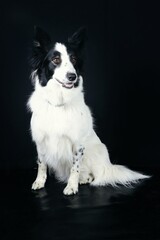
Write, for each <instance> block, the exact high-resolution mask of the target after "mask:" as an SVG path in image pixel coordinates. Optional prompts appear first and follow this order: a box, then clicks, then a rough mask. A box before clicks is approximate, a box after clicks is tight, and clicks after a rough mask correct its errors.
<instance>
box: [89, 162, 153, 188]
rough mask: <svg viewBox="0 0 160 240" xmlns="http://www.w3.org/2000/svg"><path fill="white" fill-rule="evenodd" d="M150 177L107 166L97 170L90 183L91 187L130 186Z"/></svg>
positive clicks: (126, 169)
mask: <svg viewBox="0 0 160 240" xmlns="http://www.w3.org/2000/svg"><path fill="white" fill-rule="evenodd" d="M149 177H150V176H147V175H144V174H141V173H138V172H135V171H132V170H130V169H128V168H127V167H125V166H121V165H113V164H108V165H107V166H103V168H101V169H98V171H96V174H95V176H94V181H93V182H92V183H91V185H93V186H105V185H112V186H117V184H122V185H126V186H128V185H131V183H136V182H138V180H140V179H145V178H149Z"/></svg>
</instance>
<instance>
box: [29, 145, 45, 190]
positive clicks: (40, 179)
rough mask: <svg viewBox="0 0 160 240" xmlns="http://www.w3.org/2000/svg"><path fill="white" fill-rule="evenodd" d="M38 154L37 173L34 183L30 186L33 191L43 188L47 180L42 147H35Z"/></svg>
mask: <svg viewBox="0 0 160 240" xmlns="http://www.w3.org/2000/svg"><path fill="white" fill-rule="evenodd" d="M37 152H38V172H37V177H36V180H35V181H34V183H33V184H32V189H33V190H38V189H41V188H43V187H44V185H45V183H46V179H47V165H46V164H45V163H44V161H43V159H44V151H43V148H42V146H41V147H40V146H37Z"/></svg>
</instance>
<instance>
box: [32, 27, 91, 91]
mask: <svg viewBox="0 0 160 240" xmlns="http://www.w3.org/2000/svg"><path fill="white" fill-rule="evenodd" d="M85 32H86V31H85V28H80V29H79V30H78V31H77V32H75V33H74V34H73V35H72V36H71V37H70V38H68V40H67V41H66V42H65V43H59V42H56V43H54V42H52V40H51V38H50V36H49V35H48V34H47V33H46V32H45V31H43V30H42V29H41V28H39V27H35V36H34V46H33V51H32V57H31V67H32V70H33V71H34V72H36V74H37V75H38V79H39V82H40V84H41V85H42V86H46V85H47V84H48V82H49V81H50V80H52V81H56V82H57V84H60V85H61V86H62V87H64V88H67V89H71V88H73V87H77V86H78V84H79V77H80V75H81V74H82V65H83V57H82V55H83V54H82V53H83V47H84V41H85V35H86V34H85Z"/></svg>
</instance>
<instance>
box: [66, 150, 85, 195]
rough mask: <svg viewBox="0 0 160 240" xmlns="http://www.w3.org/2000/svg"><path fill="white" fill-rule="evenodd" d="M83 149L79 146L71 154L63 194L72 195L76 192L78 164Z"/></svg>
mask: <svg viewBox="0 0 160 240" xmlns="http://www.w3.org/2000/svg"><path fill="white" fill-rule="evenodd" d="M83 151H84V148H83V147H82V146H80V147H79V148H77V150H76V151H75V153H74V155H73V165H72V168H71V172H70V176H69V179H68V184H67V186H66V187H65V189H64V191H63V193H64V194H65V195H72V194H76V193H77V192H78V182H79V173H80V164H81V160H82V157H83Z"/></svg>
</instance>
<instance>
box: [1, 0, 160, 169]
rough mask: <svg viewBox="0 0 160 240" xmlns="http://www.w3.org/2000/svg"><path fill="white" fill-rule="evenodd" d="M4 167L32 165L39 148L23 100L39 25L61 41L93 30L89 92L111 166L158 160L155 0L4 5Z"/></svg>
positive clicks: (159, 17) (159, 75)
mask: <svg viewBox="0 0 160 240" xmlns="http://www.w3.org/2000/svg"><path fill="white" fill-rule="evenodd" d="M0 5H1V13H2V17H3V19H2V27H1V40H2V44H1V53H2V55H1V74H0V75H1V121H2V123H1V129H2V130H1V131H2V132H1V147H2V150H1V159H0V161H1V162H0V168H2V169H4V168H5V169H12V168H32V167H33V166H34V165H35V162H36V152H35V146H34V144H33V143H32V142H31V137H30V132H29V121H30V114H29V113H28V112H27V109H26V102H27V99H28V97H29V95H30V94H31V91H32V89H33V87H32V85H31V81H30V79H29V76H30V68H29V64H28V54H29V49H30V46H31V44H32V39H33V27H34V25H38V26H41V27H42V28H44V29H45V30H46V31H48V32H49V33H50V34H51V36H52V37H53V39H54V40H55V41H57V40H58V41H63V40H65V39H66V38H67V37H68V36H69V35H70V34H72V33H73V32H74V31H75V30H77V28H79V27H80V26H83V25H85V26H86V27H87V29H88V41H87V43H86V64H85V80H84V87H85V95H86V97H85V98H86V102H87V104H88V105H89V106H90V107H91V109H92V112H93V116H94V117H95V119H96V120H95V123H96V132H97V133H98V135H99V136H100V138H101V139H102V141H103V142H104V143H105V144H106V145H107V147H108V149H109V153H110V156H111V160H112V162H114V163H121V164H126V165H128V166H131V165H134V166H139V167H140V166H148V167H150V166H154V167H159V165H160V137H159V135H160V117H159V111H160V107H159V103H160V34H159V31H160V30H159V24H160V14H159V5H158V1H157V2H156V1H155V2H154V1H149V2H147V1H118V0H117V1H115V0H112V1H111V0H110V1H106V0H105V1H88V2H87V1H82V0H81V1H71V0H68V1H53V0H52V1H51V0H50V1H49V0H46V1H42V0H39V1H34V2H33V3H30V2H28V1H26V2H25V1H19V2H18V1H17V2H15V1H12V2H11V1H10V2H8V1H6V2H4V1H3V3H2V2H1V3H0Z"/></svg>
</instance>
